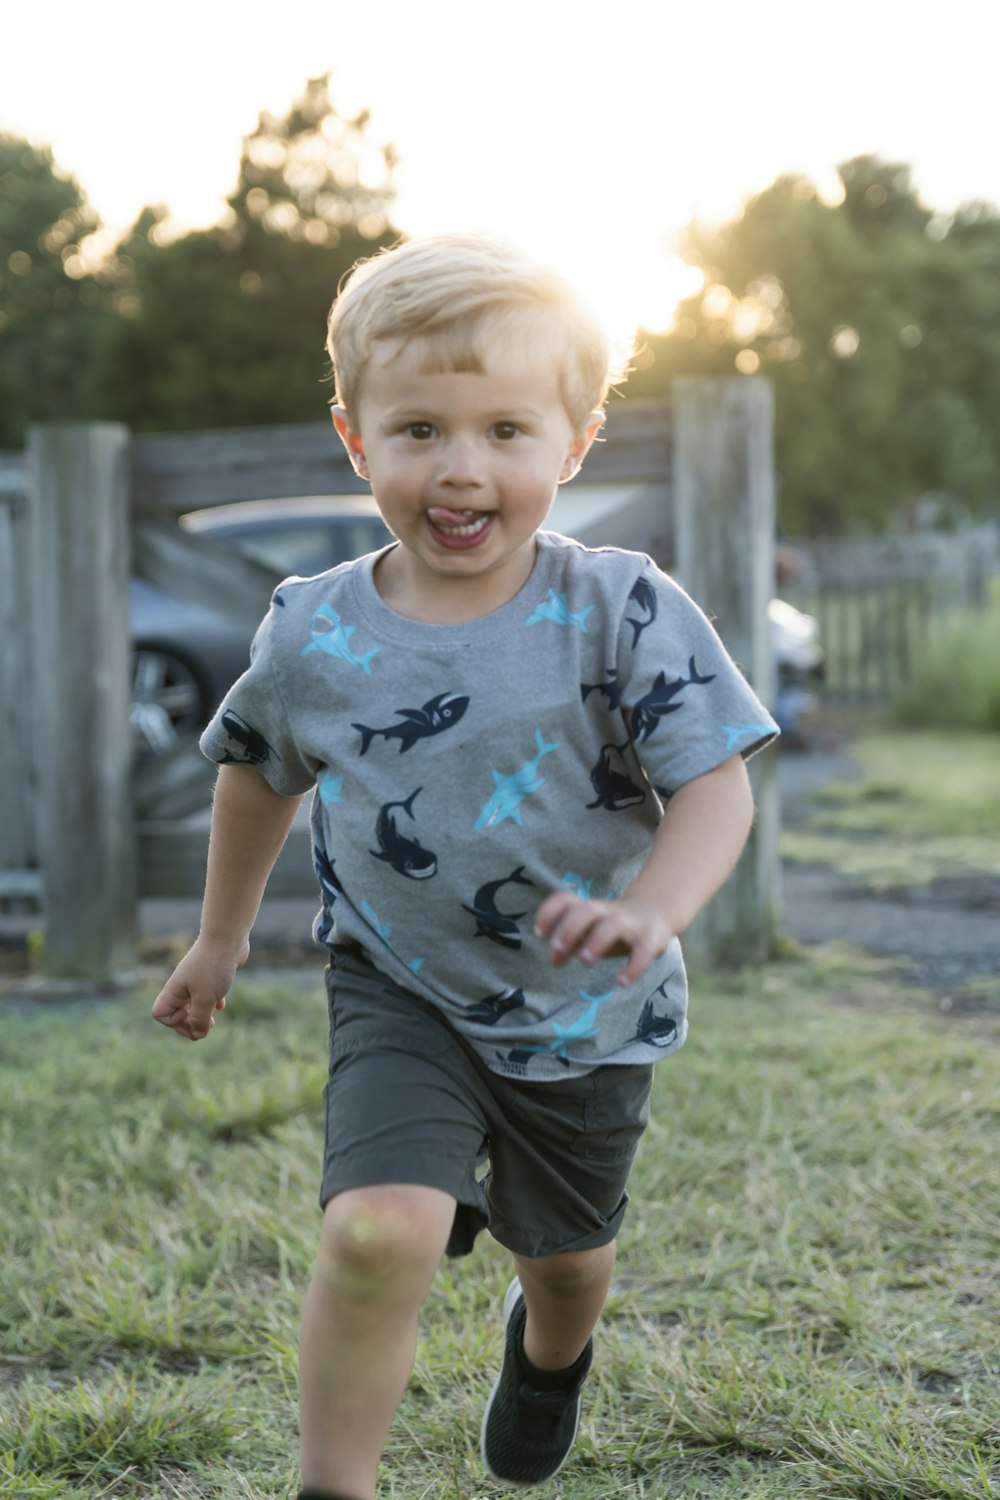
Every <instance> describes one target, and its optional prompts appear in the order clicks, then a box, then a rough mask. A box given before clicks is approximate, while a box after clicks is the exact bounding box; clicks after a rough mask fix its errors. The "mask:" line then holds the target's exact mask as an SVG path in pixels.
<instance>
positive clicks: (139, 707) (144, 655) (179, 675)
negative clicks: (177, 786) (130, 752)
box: [129, 647, 204, 755]
mask: <svg viewBox="0 0 1000 1500" xmlns="http://www.w3.org/2000/svg"><path fill="white" fill-rule="evenodd" d="M203 707H204V705H203V695H202V691H201V684H200V683H199V681H198V678H197V677H196V676H195V674H194V672H193V671H192V670H191V668H190V667H189V666H188V665H187V663H186V662H184V661H181V659H180V657H177V656H174V655H173V653H172V652H170V651H158V650H155V649H153V648H148V647H142V648H140V649H139V650H137V651H135V652H133V655H132V706H131V708H130V710H129V722H130V723H131V725H132V735H133V740H134V743H135V747H136V750H137V751H138V753H139V754H140V755H163V754H164V753H165V752H166V751H167V750H171V749H173V747H174V746H175V745H176V744H177V742H178V741H179V740H181V739H183V738H184V736H185V735H188V734H193V733H194V732H195V731H196V730H198V729H200V728H201V726H202V723H203V721H204V718H203Z"/></svg>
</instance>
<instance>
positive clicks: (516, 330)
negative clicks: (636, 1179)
mask: <svg viewBox="0 0 1000 1500" xmlns="http://www.w3.org/2000/svg"><path fill="white" fill-rule="evenodd" d="M329 349H330V353H331V356H332V358H333V363H334V370H335V376H336V390H337V395H336V402H337V404H336V405H335V406H334V408H333V420H334V424H335V426H336V428H337V431H338V433H339V434H340V436H341V438H342V440H343V442H344V444H345V445H346V448H347V451H348V453H349V454H350V457H351V461H352V463H353V465H354V467H355V469H356V470H357V472H358V474H360V475H361V476H362V477H363V478H365V479H367V480H369V481H370V482H371V486H372V490H373V493H374V495H375V498H376V500H377V501H378V504H379V507H380V509H381V511H382V514H383V516H384V517H385V520H386V523H387V525H388V526H389V528H390V529H391V531H392V532H393V534H394V536H395V537H396V538H397V540H396V542H395V543H394V544H393V545H391V546H389V547H387V548H385V549H384V550H383V551H381V552H378V553H376V554H373V555H370V556H367V557H363V558H361V559H359V560H358V561H356V562H353V563H348V564H345V565H343V566H341V567H337V568H334V569H333V570H331V571H330V572H328V573H325V574H322V575H321V576H320V577H318V578H311V579H290V580H288V581H286V582H285V583H283V584H282V585H281V586H280V587H279V588H278V590H277V591H276V593H275V595H274V599H273V603H272V607H271V610H270V612H269V614H268V615H267V617H266V619H265V620H264V622H263V624H262V625H261V627H260V630H259V632H258V634H257V637H256V640H255V643H254V649H253V653H252V658H251V666H250V668H249V670H248V671H247V673H246V674H245V675H244V676H243V677H242V678H241V679H240V681H239V682H238V683H237V684H236V685H235V686H234V687H233V689H232V690H231V692H230V693H229V695H228V696H227V698H226V700H225V702H224V703H223V704H222V706H221V708H220V709H219V711H218V713H217V714H216V716H215V718H214V719H213V721H212V723H211V724H210V725H209V727H208V729H207V730H206V731H205V734H204V737H203V740H202V748H203V749H204V751H205V753H206V754H207V755H208V756H209V757H210V758H211V759H213V760H215V761H217V762H218V763H219V764H220V767H221V769H220V772H219V779H218V787H217V791H216V796H215V806H214V813H213V823H212V836H211V845H210V850H209V860H208V876H207V887H206V894H205V903H204V911H203V917H202V925H201V932H200V935H199V937H198V939H197V941H196V942H195V944H194V946H193V948H192V949H191V951H190V952H189V953H188V954H187V956H186V957H185V958H184V959H183V960H182V961H181V963H180V964H179V966H178V968H177V969H176V971H175V972H174V974H173V975H172V977H171V978H170V980H169V981H168V983H167V985H166V986H165V988H164V989H163V991H162V993H161V994H160V996H159V997H158V999H157V1001H156V1003H155V1006H154V1010H153V1013H154V1015H155V1017H156V1019H157V1020H159V1021H162V1022H163V1023H164V1024H165V1025H168V1026H171V1027H172V1028H173V1029H174V1031H176V1032H177V1033H178V1034H179V1035H181V1036H184V1037H187V1038H188V1039H189V1040H192V1041H195V1040H199V1039H200V1038H202V1037H205V1036H207V1034H208V1032H209V1030H210V1029H211V1027H212V1026H213V1025H214V1020H213V1011H214V1010H220V1009H222V1007H223V1006H224V1004H225V996H226V994H227V992H228V990H229V988H230V986H231V985H232V983H233V979H234V976H235V974H236V971H237V969H238V968H239V967H240V965H241V964H242V963H243V962H244V961H245V960H246V957H247V954H248V952H249V942H248V935H249V932H250V929H251V926H252V924H253V921H254V918H255V916H256V914H257V910H258V906H259V903H260V900H261V896H262V894H263V890H264V886H265V882H266V880H267V876H268V874H269V872H270V869H271V867H272V864H273V862H274V860H275V858H276V856H277V854H278V852H279V850H280V848H281V845H282V843H283V841H284V839H285V836H286V834H287V832H288V829H289V825H290V824H291V821H292V818H293V815H294V813H295V810H296V806H297V802H298V799H299V797H300V796H301V795H302V793H304V792H305V791H307V790H309V789H310V788H315V796H314V799H313V808H312V835H313V844H314V856H315V865H316V871H317V875H318V877H319V883H320V887H321V891H322V898H323V904H322V910H321V912H320V915H319V917H318V918H317V922H316V927H315V934H316V937H317V939H318V940H319V941H320V942H321V943H323V944H326V945H327V946H328V947H329V949H330V967H329V969H328V971H327V975H328V993H329V1015H330V1078H329V1083H328V1084H327V1088H326V1147H325V1162H324V1172H323V1186H322V1194H321V1203H322V1205H323V1207H324V1217H323V1226H322V1233H321V1241H320V1249H319V1255H318V1260H317V1265H316V1270H315V1274H314V1277H313V1280H312V1284H311V1286H310V1288H309V1292H308V1295H307V1299H306V1303H305V1310H304V1318H303V1328H302V1344H301V1365H300V1377H301V1419H302V1477H303V1485H304V1486H305V1488H303V1490H302V1491H301V1497H302V1500H373V1497H374V1495H375V1486H376V1472H377V1467H378V1463H379V1458H380V1454H381V1452H382V1448H383V1444H384V1442H385V1438H386V1434H387V1431H388V1428H389V1425H390V1422H391V1421H392V1418H393V1414H394V1412H395V1410H396V1407H397V1405H398V1403H399V1401H400V1399H401V1397H402V1394H403V1391H404V1389H405V1386H406V1383H407V1380H408V1378H409V1373H410V1368H411V1363H412V1359H413V1353H414V1347H415V1341H416V1336H417V1320H418V1314H419V1311H420V1308H421V1305H422V1303H423V1301H424V1298H425V1296H426V1294H427V1291H428V1289H429V1287H430V1285H431V1282H432V1280H433V1277H434V1274H435V1271H436V1268H437V1266H438V1264H439V1261H440V1259H441V1256H442V1255H443V1254H445V1253H448V1254H451V1255H462V1254H465V1253H467V1252H468V1251H469V1250H470V1249H471V1248H472V1243H473V1240H474V1238H475V1235H476V1234H477V1232H478V1231H479V1230H480V1229H481V1228H483V1227H488V1228H489V1229H490V1231H491V1232H492V1234H493V1235H494V1236H495V1237H496V1239H498V1240H499V1241H500V1243H501V1244H503V1245H505V1246H506V1247H507V1248H508V1249H509V1250H510V1251H511V1253H512V1255H513V1259H514V1265H515V1268H516V1272H517V1276H516V1279H515V1280H514V1281H513V1282H512V1283H511V1286H510V1288H509V1289H508V1293H507V1297H506V1300H505V1304H504V1320H505V1325H506V1346H505V1355H504V1361H503V1366H502V1369H501V1371H500V1374H499V1376H498V1379H497V1382H496V1385H495V1386H494V1388H493V1391H492V1394H491V1396H490V1398H489V1401H488V1404H487V1408H486V1413H485V1416H484V1419H483V1426H482V1439H481V1445H482V1456H483V1460H484V1463H485V1466H486V1468H487V1469H488V1471H489V1472H490V1473H491V1474H492V1475H493V1476H494V1478H496V1479H498V1480H500V1481H502V1482H505V1483H507V1484H508V1485H511V1486H527V1485H532V1484H537V1483H540V1482H541V1481H542V1480H544V1479H547V1478H549V1477H551V1476H552V1475H553V1474H555V1473H556V1472H557V1470H558V1469H559V1468H560V1467H561V1466H562V1464H563V1463H564V1462H565V1460H566V1458H567V1456H568V1455H569V1452H570V1449H571V1447H572V1444H573V1440H574V1438H575V1435H576V1429H577V1425H578V1422H579V1414H580V1391H581V1387H582V1385H583V1382H584V1380H585V1378H586V1375H587V1371H588V1369H589V1367H590V1362H591V1350H592V1343H591V1333H592V1331H593V1328H594V1326H595V1324H596V1322H597V1318H598V1315H599V1313H600V1311H601V1308H602V1306H603V1303H604V1300H605V1296H606V1294H607V1291H608V1286H609V1282H610V1279H611V1272H612V1267H613V1265H614V1259H615V1238H616V1236H617V1233H618V1230H619V1227H620V1225H621V1223H622V1219H623V1217H624V1213H625V1208H626V1204H627V1201H628V1198H627V1193H626V1181H627V1179H628V1175H629V1169H630V1166H631V1162H632V1158H633V1156H634V1153H635V1148H636V1145H637V1143H638V1139H639V1137H640V1135H641V1133H642V1130H643V1127H644V1125H645V1122H646V1118H647V1099H648V1095H649V1090H650V1083H651V1074H652V1066H651V1065H652V1063H653V1062H654V1061H656V1060H658V1059H660V1058H662V1057H665V1056H667V1055H668V1054H669V1053H672V1052H675V1051H676V1050H677V1049H678V1048H679V1047H680V1046H681V1045H682V1043H683V1041H684V1037H685V1033H686V1019H685V1016H686V983H685V976H684V968H683V963H682V960H681V954H680V948H679V945H678V941H677V934H678V933H679V932H681V931H682V930H683V929H684V928H685V927H686V926H687V924H688V923H689V922H690V921H691V919H692V918H693V917H694V916H695V914H696V913H697V912H698V910H699V909H700V908H701V907H702V906H703V904H704V903H705V902H706V901H707V900H708V898H709V897H710V896H711V895H712V894H713V893H714V892H715V891H716V890H717V889H718V887H719V886H720V885H721V884H722V882H723V880H724V879H725V878H726V876H727V875H728V874H729V872H730V870H731V869H732V867H733V865H734V863H735V862H736V859H737V857H738V855H739V853H740V850H741V848H742V846H743V843H744V841H745V839H746V836H747V832H748V830H749V828H750V824H751V820H752V816H753V809H752V802H751V796H750V791H749V786H748V781H747V776H746V772H745V770H744V764H743V761H744V758H745V757H746V756H749V755H750V754H752V753H753V752H754V751H755V750H757V749H759V748H760V747H761V746H762V745H764V744H766V743H767V742H768V741H769V740H770V739H771V738H772V737H773V735H774V733H775V725H774V723H773V720H772V719H771V717H770V715H769V714H768V713H767V712H766V710H765V709H764V708H763V707H762V706H761V704H760V703H759V702H758V701H757V699H756V698H755V696H754V695H753V693H752V692H751V691H750V689H749V688H748V686H747V684H746V683H745V681H744V680H743V678H742V677H741V675H740V674H739V672H738V671H737V670H736V668H735V667H734V665H733V663H732V662H731V661H730V659H729V657H728V656H727V655H726V653H725V651H724V650H723V648H722V646H721V644H720V642H719V640H718V637H717V636H716V635H715V633H714V631H713V630H712V628H711V626H710V625H709V624H708V622H707V620H706V619H705V617H704V616H703V615H702V614H701V613H700V612H699V611H698V610H697V608H696V607H695V606H694V605H693V604H692V603H691V601H690V600H689V599H688V598H687V597H686V596H685V595H684V594H683V593H682V592H681V590H680V589H679V588H677V586H676V585H674V584H673V583H671V582H670V580H669V579H668V578H666V577H665V576H664V575H663V574H662V573H660V572H659V571H658V570H657V568H656V567H655V566H654V565H653V564H652V563H651V562H650V560H649V559H648V558H646V557H643V556H641V555H639V554H636V553H629V552H623V551H619V550H616V549H613V548H602V549H600V550H598V551H591V550H588V549H586V548H584V547H582V546H580V545H579V544H577V543H576V542H573V541H569V540H567V539H566V538H565V537H561V536H557V535H555V534H553V533H548V532H545V531H541V530H540V529H539V528H540V527H541V526H542V525H543V523H544V521H545V517H546V513H547V511H548V509H549V506H550V504H551V502H552V499H553V495H554V492H555V489H556V486H557V485H559V484H561V483H563V482H564V481H565V480H567V479H571V478H572V477H573V475H574V474H575V473H576V472H577V470H578V469H579V468H580V465H581V464H582V462H583V459H584V457H585V455H586V453H587V450H588V448H589V447H590V445H591V443H592V442H593V441H594V439H595V437H596V436H597V434H598V432H599V430H600V428H601V424H602V421H603V417H602V407H603V403H604V401H605V398H606V395H607V391H608V385H609V380H610V371H609V352H608V346H607V343H606V340H605V338H604V337H603V335H602V333H601V331H600V329H599V328H598V326H597V325H596V324H595V323H594V321H593V320H592V318H591V317H590V315H589V314H588V313H587V312H586V311H585V310H584V309H583V308H582V307H581V306H580V305H579V304H578V302H577V301H576V299H575V298H574V296H573V295H572V294H571V292H570V291H569V289H568V287H567V286H566V285H565V284H564V283H563V282H562V281H561V280H560V279H558V278H557V277H555V276H554V275H552V274H551V273H549V272H547V271H544V270H541V269H539V268H538V267H536V266H534V265H533V264H532V263H530V262H528V261H526V260H525V259H524V258H523V257H522V256H520V255H519V254H518V253H516V252H514V251H513V250H510V249H508V248H505V247H504V246H501V245H497V244H494V243H493V242H491V241H486V240H481V239H477V238H474V237H447V238H443V239H440V240H431V241H423V242H420V241H415V242H411V243H409V244H405V245H403V246H402V247H400V248H397V249H395V250H393V251H391V252H389V253H385V254H382V255H380V256H377V257H376V258H374V259H373V260H371V261H368V262H366V263H364V264H362V265H361V266H360V268H357V269H356V270H355V272H354V274H353V275H352V277H351V278H350V279H349V280H348V282H347V284H346V286H345V287H344V289H343V290H342V292H341V294H340V296H339V297H338V299H337V301H336V302H335V304H334V308H333V312H332V314H331V322H330V342H329ZM571 960H572V961H573V962H570V961H571ZM485 1163H488V1165H489V1171H488V1173H487V1174H486V1175H485V1176H484V1174H483V1172H482V1171H480V1170H477V1169H479V1168H481V1167H482V1166H483V1165H484V1164H485Z"/></svg>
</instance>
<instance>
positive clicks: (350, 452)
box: [330, 406, 368, 479]
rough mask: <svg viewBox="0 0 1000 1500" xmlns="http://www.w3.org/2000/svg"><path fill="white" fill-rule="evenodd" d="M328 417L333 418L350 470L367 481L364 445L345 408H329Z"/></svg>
mask: <svg viewBox="0 0 1000 1500" xmlns="http://www.w3.org/2000/svg"><path fill="white" fill-rule="evenodd" d="M330 415H331V416H332V417H333V425H334V427H336V429H337V434H338V436H339V438H340V441H341V442H342V443H343V445H344V447H345V448H346V449H347V456H348V458H349V459H350V460H351V467H352V469H353V470H354V472H355V474H357V475H358V476H359V477H360V478H361V479H367V478H368V461H367V459H366V458H365V445H364V443H363V441H362V438H361V434H360V432H358V430H357V428H355V427H354V426H352V424H351V419H350V417H349V416H348V415H347V409H346V407H343V406H331V408H330Z"/></svg>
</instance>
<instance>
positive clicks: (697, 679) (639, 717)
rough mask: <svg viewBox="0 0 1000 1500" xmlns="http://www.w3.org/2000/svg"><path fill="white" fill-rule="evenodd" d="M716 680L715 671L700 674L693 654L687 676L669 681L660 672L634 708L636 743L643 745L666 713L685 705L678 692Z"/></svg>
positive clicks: (703, 685)
mask: <svg viewBox="0 0 1000 1500" xmlns="http://www.w3.org/2000/svg"><path fill="white" fill-rule="evenodd" d="M714 681H715V673H714V672H710V673H709V675H708V676H707V677H702V676H701V675H700V674H699V672H698V669H697V667H696V666H695V664H694V657H693V656H692V657H691V659H690V661H689V662H688V675H687V677H675V678H674V680H673V682H668V681H667V674H666V673H665V672H658V673H657V674H656V680H655V682H654V683H653V686H652V687H651V688H650V690H649V692H648V693H646V694H645V696H644V697H642V698H640V699H639V701H638V703H637V704H636V705H635V708H634V709H633V710H632V715H631V721H632V733H633V734H634V735H635V738H636V743H637V744H640V745H641V744H642V742H643V740H648V739H649V737H650V735H651V734H652V733H653V730H654V729H655V728H656V726H657V725H658V724H659V722H660V720H661V719H662V718H664V717H665V715H667V714H672V713H676V711H677V710H678V709H679V708H683V707H684V705H683V703H678V702H677V694H678V693H680V692H682V691H683V689H684V688H686V687H705V686H706V685H707V684H708V683H710V682H714Z"/></svg>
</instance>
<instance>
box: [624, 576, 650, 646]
mask: <svg viewBox="0 0 1000 1500" xmlns="http://www.w3.org/2000/svg"><path fill="white" fill-rule="evenodd" d="M629 598H630V599H634V600H635V602H636V604H637V605H638V607H639V612H640V614H641V615H645V617H646V618H645V619H638V620H635V619H633V618H632V616H631V615H626V616H625V620H626V624H628V625H631V627H632V629H633V631H634V632H635V633H634V635H633V636H632V650H633V651H634V650H635V648H636V646H637V645H638V644H639V637H640V636H641V635H642V632H643V631H644V630H645V629H646V628H647V627H648V626H650V625H652V623H653V621H654V620H655V619H656V608H657V606H656V590H655V589H654V588H653V585H652V584H651V583H647V582H646V580H645V578H637V579H636V581H635V583H634V584H633V585H632V591H631V593H630V594H629Z"/></svg>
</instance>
